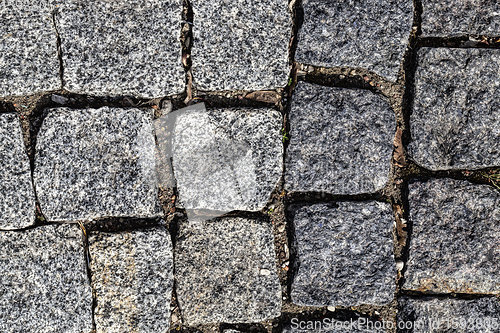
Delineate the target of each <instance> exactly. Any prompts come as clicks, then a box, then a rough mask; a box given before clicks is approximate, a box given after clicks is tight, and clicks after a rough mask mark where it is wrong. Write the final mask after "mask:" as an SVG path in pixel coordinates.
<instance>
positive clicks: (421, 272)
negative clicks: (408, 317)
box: [404, 179, 500, 294]
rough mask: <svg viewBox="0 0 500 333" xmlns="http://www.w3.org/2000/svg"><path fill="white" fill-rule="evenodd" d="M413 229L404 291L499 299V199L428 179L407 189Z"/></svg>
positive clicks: (480, 189)
mask: <svg viewBox="0 0 500 333" xmlns="http://www.w3.org/2000/svg"><path fill="white" fill-rule="evenodd" d="M408 200H409V203H410V219H411V222H412V224H413V231H412V237H411V242H410V252H409V259H408V262H407V271H406V282H405V284H404V288H405V289H409V290H418V291H430V292H439V293H483V294H490V293H497V294H498V293H500V248H499V247H498V239H499V237H500V224H499V223H498V222H499V221H500V194H499V192H498V191H496V190H495V189H494V188H493V187H490V186H488V185H477V184H471V183H469V182H467V181H463V180H453V179H432V180H429V181H414V182H412V183H410V185H409V199H408Z"/></svg>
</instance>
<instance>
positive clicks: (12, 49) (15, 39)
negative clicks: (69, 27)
mask: <svg viewBox="0 0 500 333" xmlns="http://www.w3.org/2000/svg"><path fill="white" fill-rule="evenodd" d="M51 9H52V6H50V5H49V4H48V3H39V2H35V1H2V3H1V4H0V22H2V24H1V25H0V96H21V95H30V94H35V93H40V92H45V91H51V90H57V89H60V88H61V80H60V78H59V58H58V54H57V33H56V30H55V28H54V22H53V20H52V14H51Z"/></svg>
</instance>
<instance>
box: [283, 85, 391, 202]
mask: <svg viewBox="0 0 500 333" xmlns="http://www.w3.org/2000/svg"><path fill="white" fill-rule="evenodd" d="M289 118H290V143H289V146H288V149H287V155H286V162H285V163H286V167H285V170H286V171H285V188H286V189H287V190H288V191H292V192H304V191H317V192H330V193H334V194H357V193H365V192H375V191H377V190H380V189H381V188H383V187H384V185H385V183H386V182H387V177H388V174H389V170H390V163H391V154H392V150H393V143H392V142H393V138H394V133H395V129H396V121H395V115H394V112H393V111H392V109H391V108H390V106H389V103H388V101H387V100H385V99H384V98H383V97H381V96H379V95H375V94H374V93H372V92H370V91H368V90H361V89H342V88H330V87H324V86H319V85H314V84H310V83H306V82H299V84H298V86H297V88H296V90H295V92H294V95H293V101H292V106H291V110H290V117H289Z"/></svg>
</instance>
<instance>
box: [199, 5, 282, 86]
mask: <svg viewBox="0 0 500 333" xmlns="http://www.w3.org/2000/svg"><path fill="white" fill-rule="evenodd" d="M192 6H193V12H194V22H193V35H194V43H193V48H192V51H191V55H192V61H193V65H192V71H193V82H194V85H195V87H196V88H198V89H200V90H205V91H206V90H265V89H274V88H277V87H285V86H286V85H287V82H288V73H289V70H290V69H289V65H288V44H289V42H290V37H291V33H292V22H291V16H290V12H289V10H288V1H287V0H254V1H250V2H249V1H246V0H232V1H228V0H214V1H204V0H194V1H192Z"/></svg>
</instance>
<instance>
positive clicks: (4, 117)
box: [0, 113, 35, 230]
mask: <svg viewBox="0 0 500 333" xmlns="http://www.w3.org/2000/svg"><path fill="white" fill-rule="evenodd" d="M34 222H35V193H34V191H33V184H32V182H31V169H30V161H29V160H28V155H27V154H26V150H25V148H24V141H23V135H22V133H21V123H20V122H19V118H18V116H17V114H15V113H4V114H0V229H4V230H8V229H20V228H25V227H28V226H30V225H32V224H34Z"/></svg>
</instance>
